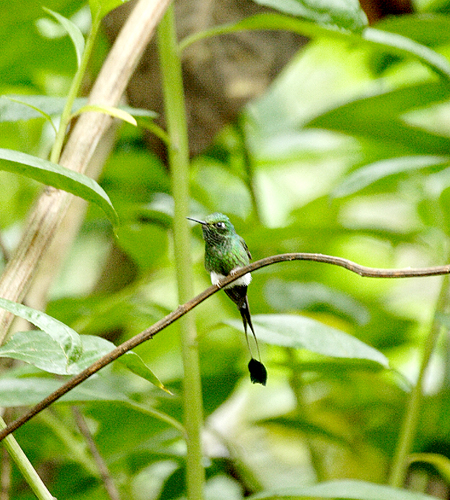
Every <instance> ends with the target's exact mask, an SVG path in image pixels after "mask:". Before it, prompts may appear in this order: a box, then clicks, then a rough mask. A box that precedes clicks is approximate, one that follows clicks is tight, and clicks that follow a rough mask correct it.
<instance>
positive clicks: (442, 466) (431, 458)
mask: <svg viewBox="0 0 450 500" xmlns="http://www.w3.org/2000/svg"><path fill="white" fill-rule="evenodd" d="M408 462H409V463H410V464H412V463H414V462H423V463H426V464H430V465H432V466H433V467H435V468H436V470H437V471H438V472H439V474H440V475H441V476H442V477H443V478H444V479H445V481H446V482H447V483H450V460H449V459H448V458H447V457H445V456H444V455H439V454H438V453H414V454H412V455H410V456H409V457H408Z"/></svg>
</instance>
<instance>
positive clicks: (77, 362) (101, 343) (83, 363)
mask: <svg viewBox="0 0 450 500" xmlns="http://www.w3.org/2000/svg"><path fill="white" fill-rule="evenodd" d="M0 300H1V299H0ZM0 304H1V302H0ZM19 305H20V304H19ZM22 307H24V306H22ZM27 309H28V308H27ZM31 311H34V310H33V309H32V310H31ZM34 312H35V313H38V311H34ZM40 314H41V315H42V314H43V313H40ZM44 316H46V315H44ZM46 317H47V318H48V319H49V320H48V323H49V324H50V325H51V326H53V323H54V322H56V325H58V324H60V325H62V323H59V322H58V321H57V320H55V319H53V318H50V317H49V316H46ZM30 321H31V320H30ZM40 323H41V324H42V325H43V326H45V323H44V321H40ZM63 326H64V327H65V328H67V329H68V330H70V328H69V327H66V326H65V325H63ZM49 329H50V330H51V328H49V327H48V325H47V328H46V331H27V332H17V333H16V334H15V335H14V336H13V337H12V339H11V340H10V341H9V342H7V343H6V344H5V345H3V346H2V347H0V357H2V358H13V359H20V360H21V361H25V362H27V363H30V364H32V365H33V366H36V367H37V368H40V369H41V370H45V371H47V372H49V373H56V374H58V375H76V374H77V373H80V372H81V371H83V370H84V369H86V368H87V367H88V366H90V365H91V364H92V363H94V362H95V361H97V360H98V359H100V358H101V357H102V356H104V355H105V354H108V353H109V352H111V351H112V350H113V349H114V348H115V347H116V346H115V345H114V344H113V343H112V342H109V341H108V340H106V339H103V338H102V337H97V336H95V335H80V336H78V334H76V332H73V330H71V331H72V332H73V333H75V334H76V335H77V336H78V338H79V340H80V342H81V350H80V352H79V355H78V357H77V358H76V359H73V358H69V357H68V353H67V351H66V349H65V346H64V345H62V344H61V342H58V341H57V339H55V338H54V336H53V335H50V334H49V333H47V330H49ZM118 361H120V362H121V363H123V364H124V365H125V366H126V367H127V368H128V369H129V370H130V371H132V372H133V373H135V374H137V375H139V376H140V377H142V378H144V379H145V380H147V381H149V382H150V383H152V384H153V385H156V386H157V387H159V388H160V389H163V390H164V391H166V392H169V391H168V390H167V389H166V388H165V387H164V385H163V384H162V382H161V381H160V380H159V379H158V378H157V377H156V375H154V373H153V372H152V371H151V370H150V368H149V367H148V366H147V365H146V364H145V363H144V361H143V360H142V359H141V357H140V356H138V355H137V354H136V353H134V352H129V353H126V354H125V355H124V356H122V357H120V358H119V360H118ZM169 393H170V392H169Z"/></svg>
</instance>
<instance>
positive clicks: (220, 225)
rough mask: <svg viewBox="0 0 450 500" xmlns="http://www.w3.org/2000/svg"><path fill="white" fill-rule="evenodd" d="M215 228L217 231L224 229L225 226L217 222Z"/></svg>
mask: <svg viewBox="0 0 450 500" xmlns="http://www.w3.org/2000/svg"><path fill="white" fill-rule="evenodd" d="M215 226H216V227H217V229H223V228H224V227H225V224H224V223H223V222H216V223H215Z"/></svg>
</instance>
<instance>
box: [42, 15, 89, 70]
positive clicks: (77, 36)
mask: <svg viewBox="0 0 450 500" xmlns="http://www.w3.org/2000/svg"><path fill="white" fill-rule="evenodd" d="M42 8H43V9H44V10H45V12H47V13H48V14H50V15H51V16H53V17H54V18H55V19H56V20H57V21H58V22H59V24H61V26H62V27H63V28H64V29H65V30H66V31H67V33H68V34H69V36H70V38H71V40H72V43H73V45H74V47H75V53H76V55H77V64H78V66H79V65H80V62H81V56H82V55H83V52H84V37H83V33H81V30H80V28H78V26H77V25H76V24H74V23H73V22H72V21H71V20H70V19H67V17H64V16H62V15H61V14H58V12H54V11H53V10H50V9H47V8H46V7H42Z"/></svg>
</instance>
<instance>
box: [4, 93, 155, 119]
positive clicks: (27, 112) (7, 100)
mask: <svg viewBox="0 0 450 500" xmlns="http://www.w3.org/2000/svg"><path fill="white" fill-rule="evenodd" d="M87 102H88V100H87V98H85V97H79V98H78V99H75V102H74V105H73V109H72V112H73V113H76V112H77V111H78V110H79V109H80V108H82V107H83V106H86V105H87ZM65 104H66V98H64V97H50V96H45V95H3V96H0V122H16V121H19V120H31V119H33V118H40V117H42V116H44V117H45V118H47V117H51V116H57V115H60V114H61V113H62V112H63V109H64V105H65ZM118 109H120V110H123V111H125V112H126V113H128V114H129V115H131V116H135V117H138V118H144V119H153V118H157V116H158V113H155V112H154V111H151V110H149V109H142V108H133V107H131V106H119V107H118ZM47 119H48V118H47Z"/></svg>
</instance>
